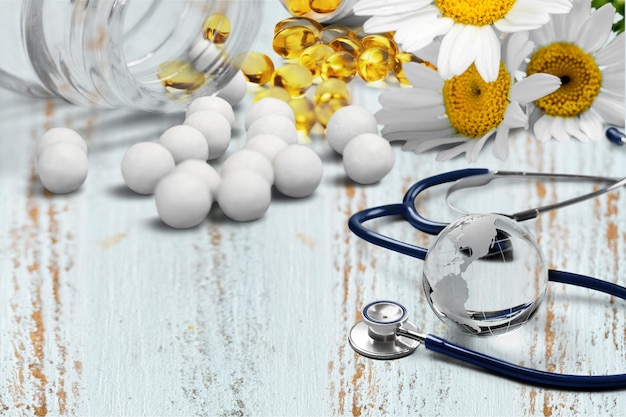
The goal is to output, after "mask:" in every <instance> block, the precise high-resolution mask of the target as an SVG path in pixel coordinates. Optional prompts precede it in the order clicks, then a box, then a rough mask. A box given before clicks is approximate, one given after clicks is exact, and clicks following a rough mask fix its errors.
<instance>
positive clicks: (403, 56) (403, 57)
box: [391, 52, 437, 85]
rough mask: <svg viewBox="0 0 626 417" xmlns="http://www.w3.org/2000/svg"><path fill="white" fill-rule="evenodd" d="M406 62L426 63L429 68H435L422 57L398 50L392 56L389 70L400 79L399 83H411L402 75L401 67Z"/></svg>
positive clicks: (435, 68)
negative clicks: (392, 59)
mask: <svg viewBox="0 0 626 417" xmlns="http://www.w3.org/2000/svg"><path fill="white" fill-rule="evenodd" d="M407 62H416V63H418V64H422V65H426V66H428V67H430V68H433V69H434V70H437V67H436V66H434V65H433V64H431V63H430V62H428V61H424V60H423V59H421V58H418V57H417V56H415V55H413V54H412V53H409V52H399V53H398V54H397V55H396V56H395V58H394V63H393V66H392V68H391V70H392V71H393V74H394V75H395V76H396V78H397V79H398V81H400V84H404V85H411V82H410V81H409V80H408V79H407V78H406V76H405V75H404V70H403V68H402V67H403V65H404V64H406V63H407Z"/></svg>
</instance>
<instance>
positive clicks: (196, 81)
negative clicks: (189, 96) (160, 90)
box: [157, 60, 206, 92]
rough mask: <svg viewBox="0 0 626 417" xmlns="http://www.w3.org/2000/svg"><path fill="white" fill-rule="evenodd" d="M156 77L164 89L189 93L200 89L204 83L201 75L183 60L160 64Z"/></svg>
mask: <svg viewBox="0 0 626 417" xmlns="http://www.w3.org/2000/svg"><path fill="white" fill-rule="evenodd" d="M157 77H158V78H159V81H160V82H161V84H162V85H163V86H164V87H165V88H172V89H175V90H187V91H189V92H191V91H194V90H197V89H198V88H200V87H202V85H203V84H204V82H205V81H206V79H205V78H204V74H203V73H201V72H198V71H196V70H195V69H194V68H193V66H192V65H191V63H189V62H188V61H183V60H174V61H165V62H163V63H161V64H160V65H159V66H158V68H157Z"/></svg>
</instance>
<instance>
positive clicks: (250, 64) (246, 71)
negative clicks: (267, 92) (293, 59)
mask: <svg viewBox="0 0 626 417" xmlns="http://www.w3.org/2000/svg"><path fill="white" fill-rule="evenodd" d="M241 71H242V72H243V75H244V76H245V77H246V80H247V81H248V82H250V83H253V84H258V85H263V84H265V83H267V82H268V81H269V80H270V79H271V78H272V74H273V73H274V63H273V62H272V60H271V59H270V57H269V56H267V55H265V54H263V53H261V52H248V53H246V54H245V55H244V57H243V59H242V62H241Z"/></svg>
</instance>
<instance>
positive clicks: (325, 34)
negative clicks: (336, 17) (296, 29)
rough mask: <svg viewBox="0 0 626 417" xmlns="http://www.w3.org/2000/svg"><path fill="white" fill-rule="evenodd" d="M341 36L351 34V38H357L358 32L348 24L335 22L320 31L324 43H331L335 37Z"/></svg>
mask: <svg viewBox="0 0 626 417" xmlns="http://www.w3.org/2000/svg"><path fill="white" fill-rule="evenodd" d="M340 36H349V37H351V38H355V39H356V38H357V36H356V34H355V33H354V32H353V31H352V29H350V28H349V27H348V26H345V25H340V24H333V25H328V26H326V27H325V28H323V29H322V31H321V32H320V41H321V42H322V43H326V44H328V43H330V42H331V41H332V40H333V39H335V38H338V37H340Z"/></svg>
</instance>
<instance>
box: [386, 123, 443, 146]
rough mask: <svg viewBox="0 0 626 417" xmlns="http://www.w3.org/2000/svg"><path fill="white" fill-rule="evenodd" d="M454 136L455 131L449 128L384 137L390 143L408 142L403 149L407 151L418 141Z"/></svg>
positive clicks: (392, 134) (399, 133)
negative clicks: (410, 145)
mask: <svg viewBox="0 0 626 417" xmlns="http://www.w3.org/2000/svg"><path fill="white" fill-rule="evenodd" d="M453 134H454V129H453V128H451V127H448V128H447V129H441V130H428V131H424V132H420V131H417V130H414V131H412V132H398V133H390V134H388V135H385V136H384V137H385V139H387V140H388V141H389V142H396V141H398V142H399V141H406V143H405V145H403V147H402V149H403V150H407V149H405V146H409V144H410V143H417V142H418V141H424V140H430V139H436V138H448V137H450V136H451V135H453ZM415 146H417V145H415ZM408 150H412V149H408Z"/></svg>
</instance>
